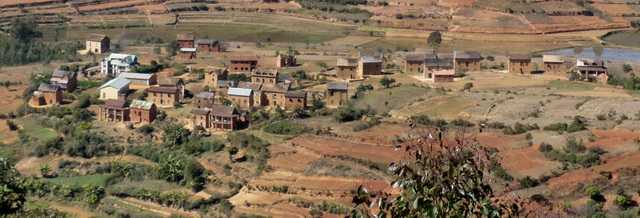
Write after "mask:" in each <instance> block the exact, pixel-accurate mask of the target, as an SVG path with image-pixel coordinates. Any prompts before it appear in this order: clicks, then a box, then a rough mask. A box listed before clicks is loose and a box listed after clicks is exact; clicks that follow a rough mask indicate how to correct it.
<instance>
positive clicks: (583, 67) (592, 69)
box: [574, 58, 609, 83]
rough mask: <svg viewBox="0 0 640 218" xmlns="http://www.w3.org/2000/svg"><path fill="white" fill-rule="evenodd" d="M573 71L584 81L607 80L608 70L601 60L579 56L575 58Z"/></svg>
mask: <svg viewBox="0 0 640 218" xmlns="http://www.w3.org/2000/svg"><path fill="white" fill-rule="evenodd" d="M574 71H575V72H577V73H578V74H580V78H582V79H583V80H585V81H590V82H592V81H596V82H600V83H606V82H607V80H609V70H608V69H607V65H606V63H605V61H603V60H590V59H584V58H579V59H577V60H576V66H575V67H574Z"/></svg>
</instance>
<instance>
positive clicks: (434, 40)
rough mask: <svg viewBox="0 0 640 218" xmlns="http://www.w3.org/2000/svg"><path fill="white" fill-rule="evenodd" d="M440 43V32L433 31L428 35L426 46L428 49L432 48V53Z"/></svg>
mask: <svg viewBox="0 0 640 218" xmlns="http://www.w3.org/2000/svg"><path fill="white" fill-rule="evenodd" d="M441 43H442V33H440V31H434V32H431V33H429V37H428V38H427V44H428V45H429V47H431V48H433V49H434V51H435V50H437V49H438V48H439V47H440V44H441Z"/></svg>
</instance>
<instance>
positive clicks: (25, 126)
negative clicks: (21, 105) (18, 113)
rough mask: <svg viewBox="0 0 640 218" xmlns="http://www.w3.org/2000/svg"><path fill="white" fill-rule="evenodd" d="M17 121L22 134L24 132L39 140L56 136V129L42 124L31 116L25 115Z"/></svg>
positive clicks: (42, 140)
mask: <svg viewBox="0 0 640 218" xmlns="http://www.w3.org/2000/svg"><path fill="white" fill-rule="evenodd" d="M17 123H18V124H19V125H20V126H22V131H23V133H24V134H26V135H27V136H29V137H30V138H35V139H38V140H39V141H41V142H44V141H47V140H51V139H53V138H55V137H57V136H58V134H57V133H56V131H54V130H53V129H50V128H46V127H44V126H42V125H41V124H40V123H38V121H36V120H35V119H33V118H29V117H26V118H23V119H20V120H18V122H17Z"/></svg>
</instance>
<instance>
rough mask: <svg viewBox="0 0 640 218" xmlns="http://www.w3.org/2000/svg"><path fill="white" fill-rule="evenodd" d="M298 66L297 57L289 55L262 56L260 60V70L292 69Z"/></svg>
mask: <svg viewBox="0 0 640 218" xmlns="http://www.w3.org/2000/svg"><path fill="white" fill-rule="evenodd" d="M295 65H296V56H294V55H288V54H277V55H275V56H262V57H260V60H258V67H260V68H274V69H279V68H283V67H292V66H295Z"/></svg>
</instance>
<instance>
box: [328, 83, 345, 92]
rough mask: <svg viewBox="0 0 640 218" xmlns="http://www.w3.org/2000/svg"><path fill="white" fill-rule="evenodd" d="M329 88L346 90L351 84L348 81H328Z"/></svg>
mask: <svg viewBox="0 0 640 218" xmlns="http://www.w3.org/2000/svg"><path fill="white" fill-rule="evenodd" d="M327 89H329V90H344V91H346V90H347V89H349V84H348V83H341V82H332V83H328V84H327Z"/></svg>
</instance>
